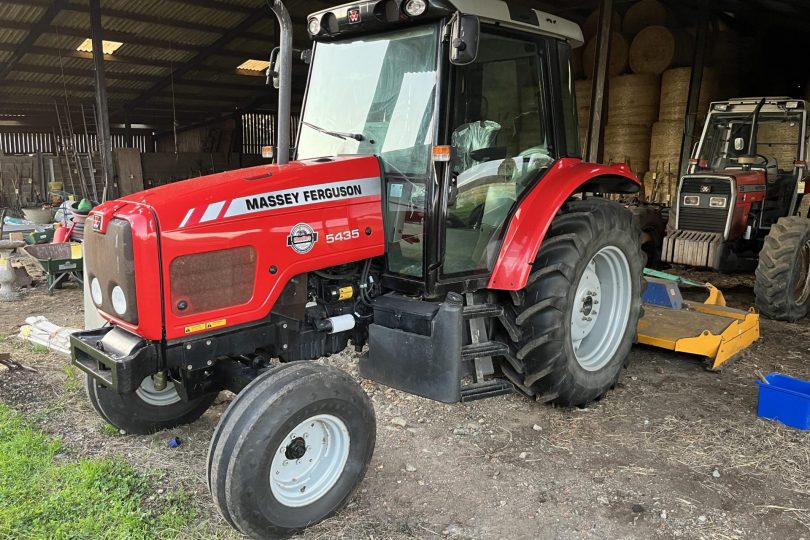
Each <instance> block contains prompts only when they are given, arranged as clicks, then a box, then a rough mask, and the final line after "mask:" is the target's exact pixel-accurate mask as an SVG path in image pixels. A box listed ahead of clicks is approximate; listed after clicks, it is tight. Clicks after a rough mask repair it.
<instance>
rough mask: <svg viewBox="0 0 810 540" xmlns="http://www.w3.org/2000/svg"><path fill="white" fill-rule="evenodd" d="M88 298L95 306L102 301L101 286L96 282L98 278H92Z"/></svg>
mask: <svg viewBox="0 0 810 540" xmlns="http://www.w3.org/2000/svg"><path fill="white" fill-rule="evenodd" d="M90 297H91V298H92V299H93V303H95V304H96V305H97V306H100V305H101V302H102V301H103V300H104V299H103V298H102V297H101V284H100V283H99V282H98V278H93V281H91V282H90Z"/></svg>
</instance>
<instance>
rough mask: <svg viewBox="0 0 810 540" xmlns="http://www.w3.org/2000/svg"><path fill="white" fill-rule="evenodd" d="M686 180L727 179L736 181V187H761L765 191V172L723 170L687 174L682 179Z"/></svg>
mask: <svg viewBox="0 0 810 540" xmlns="http://www.w3.org/2000/svg"><path fill="white" fill-rule="evenodd" d="M688 178H695V179H700V178H727V179H729V180H734V181H736V183H737V185H754V186H760V185H761V186H762V189H765V179H766V177H765V171H761V170H750V171H745V170H742V169H723V170H719V171H712V170H706V171H698V172H695V173H692V174H687V175H686V176H684V179H688Z"/></svg>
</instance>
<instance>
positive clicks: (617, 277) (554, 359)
mask: <svg viewBox="0 0 810 540" xmlns="http://www.w3.org/2000/svg"><path fill="white" fill-rule="evenodd" d="M645 259H646V256H645V254H644V252H643V251H642V249H641V230H640V228H639V226H638V224H637V223H636V220H635V219H634V218H633V215H632V214H631V213H630V212H629V211H628V210H626V209H625V208H624V207H622V206H621V205H619V204H617V203H613V202H610V201H606V200H604V199H596V198H594V199H588V200H585V201H572V202H569V203H568V204H566V206H565V207H564V208H563V209H562V210H561V212H560V214H558V216H557V217H556V218H555V219H554V221H553V222H552V224H551V227H550V229H549V232H548V234H547V235H546V238H545V240H544V241H543V244H542V245H541V247H540V251H539V252H538V254H537V257H536V259H535V262H534V266H533V272H532V274H531V276H530V277H529V282H528V284H527V285H526V288H525V289H524V291H523V292H522V294H518V295H513V299H514V300H516V305H515V310H514V321H515V324H516V325H517V326H518V327H519V328H520V330H521V332H520V334H521V337H520V339H519V340H517V341H516V342H514V355H513V357H512V358H511V359H510V362H509V363H508V364H504V366H503V370H504V373H505V374H506V375H507V376H508V377H509V378H510V379H511V380H512V381H513V382H515V383H516V384H517V386H518V388H520V389H521V390H522V391H523V392H525V393H527V394H528V395H530V396H532V397H534V398H536V399H537V400H538V401H551V402H554V403H557V404H560V405H564V406H569V407H570V406H583V405H586V404H588V403H589V402H591V401H593V400H595V399H598V398H600V397H601V396H602V395H604V394H605V393H606V392H607V391H608V390H610V389H611V388H612V387H613V386H615V384H616V382H617V381H618V379H619V376H620V374H621V370H622V367H623V366H625V365H626V363H627V359H628V355H629V353H630V348H631V347H632V345H633V343H634V341H635V338H636V326H637V324H638V319H639V316H640V314H641V295H642V293H643V290H644V285H645V281H644V277H643V270H644V263H645Z"/></svg>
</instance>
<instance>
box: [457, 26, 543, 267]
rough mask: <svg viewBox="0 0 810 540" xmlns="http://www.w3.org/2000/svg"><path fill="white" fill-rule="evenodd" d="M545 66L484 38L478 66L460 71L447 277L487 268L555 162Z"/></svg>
mask: <svg viewBox="0 0 810 540" xmlns="http://www.w3.org/2000/svg"><path fill="white" fill-rule="evenodd" d="M540 62H541V57H540V51H539V47H538V45H537V44H536V43H534V42H529V41H522V40H519V39H513V38H509V37H502V36H496V35H489V34H482V36H481V47H480V48H479V56H478V59H477V60H476V62H474V63H473V64H470V65H467V66H461V67H456V70H455V81H454V82H455V96H454V103H453V115H452V119H453V121H452V135H451V143H452V145H453V150H454V158H453V162H452V163H451V166H452V177H453V183H454V185H453V186H452V187H451V189H450V195H451V197H450V201H449V204H448V209H447V227H446V238H445V260H444V267H443V272H444V274H445V275H452V274H465V273H479V272H484V271H487V270H488V269H489V268H490V266H491V264H492V263H493V262H494V257H495V256H496V255H497V249H498V245H499V242H497V239H498V237H499V235H498V234H497V233H498V232H499V231H500V230H501V228H502V227H503V226H504V223H505V221H506V218H507V217H508V215H509V211H510V210H511V208H512V206H513V205H514V203H515V201H516V200H517V198H518V197H519V196H520V194H521V193H522V191H523V190H525V189H526V187H527V186H528V185H529V184H530V183H531V181H532V180H533V179H534V178H536V177H537V175H538V174H539V173H540V172H541V171H542V170H543V169H545V168H547V167H549V166H550V165H551V163H552V161H553V160H552V158H551V156H550V151H549V145H548V140H547V136H546V129H545V126H546V122H545V111H544V110H543V103H544V101H543V99H542V87H541V76H540ZM493 240H495V241H494V242H493Z"/></svg>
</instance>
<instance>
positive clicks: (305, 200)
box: [117, 156, 381, 232]
mask: <svg viewBox="0 0 810 540" xmlns="http://www.w3.org/2000/svg"><path fill="white" fill-rule="evenodd" d="M380 190H381V172H380V165H379V162H378V161H377V159H376V158H375V157H371V156H362V157H357V156H350V157H335V158H319V159H313V160H304V161H293V162H290V163H288V164H286V165H261V166H258V167H250V168H246V169H238V170H234V171H228V172H223V173H218V174H212V175H210V176H203V177H200V178H193V179H189V180H183V181H180V182H175V183H172V184H167V185H165V186H160V187H157V188H153V189H149V190H146V191H141V192H139V193H135V194H132V195H127V196H125V197H122V198H121V199H119V201H117V204H118V205H119V206H120V205H121V204H124V203H134V204H137V205H144V206H147V207H149V208H150V209H151V210H152V211H153V212H154V214H155V215H156V216H157V218H158V222H159V224H160V228H161V230H162V231H164V232H168V231H173V230H178V229H184V230H186V229H193V228H196V227H201V226H205V225H207V224H211V223H220V222H222V221H224V220H231V219H233V220H236V219H245V218H250V217H253V216H254V215H256V214H266V213H270V212H275V213H279V214H283V213H289V212H294V211H296V210H297V209H300V208H301V207H306V206H308V205H311V204H321V205H323V204H324V203H329V202H331V201H334V202H335V203H336V204H340V203H341V202H342V201H346V200H349V199H353V198H359V197H368V196H375V195H376V196H379V195H380Z"/></svg>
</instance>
